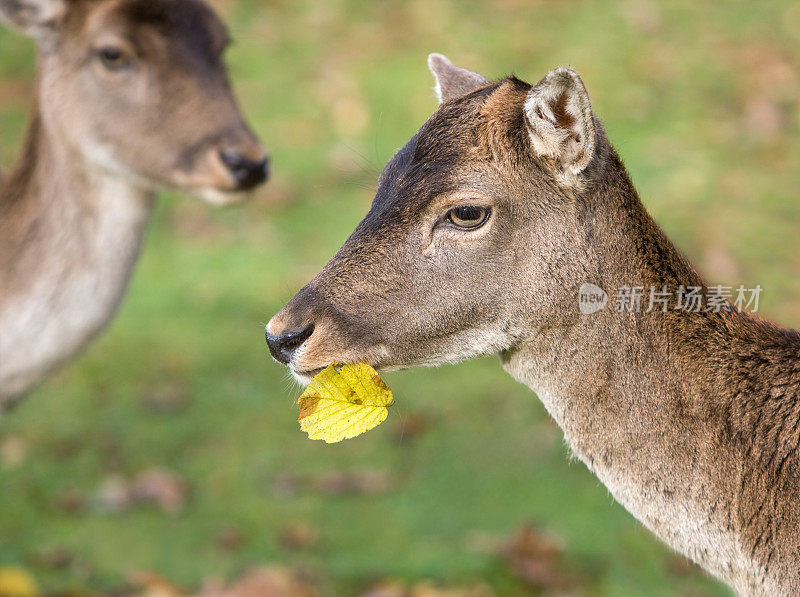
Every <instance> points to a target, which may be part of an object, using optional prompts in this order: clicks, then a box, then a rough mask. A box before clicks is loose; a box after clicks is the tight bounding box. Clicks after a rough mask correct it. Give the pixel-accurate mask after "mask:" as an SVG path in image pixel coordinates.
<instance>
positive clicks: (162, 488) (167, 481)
mask: <svg viewBox="0 0 800 597" xmlns="http://www.w3.org/2000/svg"><path fill="white" fill-rule="evenodd" d="M186 494H187V490H186V483H185V482H184V480H183V479H181V478H180V477H179V476H178V475H177V474H175V473H173V472H171V471H168V470H166V469H162V468H150V469H147V470H144V471H142V472H141V473H139V475H138V476H137V477H136V480H135V481H134V483H133V498H134V500H135V501H137V502H143V503H153V504H155V505H156V506H158V507H159V509H160V510H161V511H162V512H165V513H167V514H177V513H178V512H180V511H181V510H183V507H184V506H185V505H186Z"/></svg>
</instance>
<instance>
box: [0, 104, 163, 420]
mask: <svg viewBox="0 0 800 597" xmlns="http://www.w3.org/2000/svg"><path fill="white" fill-rule="evenodd" d="M59 132H60V131H59V130H58V123H57V122H50V121H49V120H48V118H47V117H46V115H43V114H42V112H41V111H40V110H38V108H37V109H36V110H35V116H34V118H33V120H32V123H31V126H30V130H29V133H28V137H27V140H26V142H25V149H24V153H23V155H22V157H21V159H20V161H19V163H18V166H17V168H16V169H15V171H14V172H12V173H10V174H9V175H8V176H7V177H6V178H4V179H3V180H2V181H0V288H2V289H3V292H2V293H0V408H1V407H2V406H3V405H4V403H9V402H10V401H11V400H12V399H13V398H15V397H17V396H19V395H21V394H22V393H24V392H25V391H27V390H28V389H29V388H30V387H31V386H33V385H34V384H35V383H37V382H38V381H39V380H40V379H41V378H42V377H44V375H45V374H46V373H48V372H49V371H50V370H52V369H53V368H54V367H56V366H57V365H58V364H60V363H61V362H62V361H64V360H66V359H68V358H69V357H70V356H71V355H73V354H74V353H76V352H77V351H78V350H79V349H80V348H81V347H82V346H84V345H85V344H86V343H87V342H88V341H89V340H90V339H91V338H92V337H93V336H94V335H95V334H97V333H98V332H99V331H100V329H102V327H103V326H104V325H105V324H106V323H107V322H108V321H109V319H110V318H111V317H112V315H113V313H114V311H115V310H116V308H117V307H118V305H119V303H120V301H121V299H122V296H123V294H124V290H125V287H126V285H127V283H128V280H129V278H130V275H131V271H132V269H133V266H134V263H135V261H136V257H137V255H138V253H139V248H140V245H141V241H142V238H143V235H144V231H145V227H146V224H147V221H148V217H149V214H150V212H151V210H152V203H153V201H152V199H153V195H152V193H151V192H149V191H146V190H143V189H142V188H141V187H139V186H137V185H135V184H134V183H132V182H130V181H128V180H125V179H124V178H123V177H120V176H118V175H113V174H111V173H109V172H107V171H104V170H101V169H99V168H96V167H92V165H91V164H90V162H89V161H88V160H87V159H86V158H85V157H84V155H83V153H82V152H80V151H78V150H77V149H76V148H75V147H71V146H70V145H69V143H67V142H64V141H63V140H62V138H61V137H60V136H59Z"/></svg>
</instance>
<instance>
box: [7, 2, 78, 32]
mask: <svg viewBox="0 0 800 597" xmlns="http://www.w3.org/2000/svg"><path fill="white" fill-rule="evenodd" d="M66 12H67V4H66V2H65V0H0V21H2V22H4V23H6V24H8V25H9V26H11V27H12V28H13V29H17V30H19V31H22V32H23V33H27V34H28V35H30V36H31V37H34V38H36V39H37V40H39V41H46V40H52V39H54V38H55V36H56V32H57V31H58V28H59V25H60V24H61V21H62V19H63V18H64V15H65V14H66Z"/></svg>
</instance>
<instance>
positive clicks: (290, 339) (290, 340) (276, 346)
mask: <svg viewBox="0 0 800 597" xmlns="http://www.w3.org/2000/svg"><path fill="white" fill-rule="evenodd" d="M313 333H314V326H313V325H309V326H306V327H305V328H301V329H291V330H283V331H281V332H280V333H278V334H276V335H272V334H270V333H269V327H268V328H267V334H266V338H267V346H269V352H270V354H271V355H272V356H273V357H274V358H275V360H276V361H278V362H279V363H283V364H284V365H288V364H289V363H290V361H291V360H292V356H293V355H294V353H295V351H296V350H297V349H298V348H300V347H301V346H302V345H303V343H304V342H305V341H306V340H308V338H309V337H310V336H311V334H313Z"/></svg>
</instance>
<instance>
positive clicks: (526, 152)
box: [267, 69, 800, 595]
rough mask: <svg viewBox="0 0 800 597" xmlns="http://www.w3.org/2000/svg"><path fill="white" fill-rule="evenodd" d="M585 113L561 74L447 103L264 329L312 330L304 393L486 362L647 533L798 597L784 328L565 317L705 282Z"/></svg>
mask: <svg viewBox="0 0 800 597" xmlns="http://www.w3.org/2000/svg"><path fill="white" fill-rule="evenodd" d="M450 74H451V75H452V76H457V72H455V71H452V72H451V73H450ZM563 94H566V95H563ZM531 98H534V100H535V101H534V100H532V99H531ZM542 98H544V99H542ZM548 98H550V99H549V100H548ZM532 101H533V104H532V103H531V102H532ZM540 101H545V102H546V101H551V102H552V103H551V104H549V105H546V106H545V107H547V108H548V109H550V110H551V111H552V113H553V116H554V118H553V119H552V121H551V120H549V116H548V115H547V114H545V113H544V111H539V110H537V107H538V106H539V104H537V103H536V102H540ZM570 102H571V103H570ZM529 106H533V109H532V110H531V111H529ZM588 106H589V104H588V95H586V93H585V89H584V88H583V84H582V83H581V82H580V79H579V77H577V75H576V74H575V73H572V72H571V71H567V70H565V69H559V70H558V71H554V72H553V73H551V75H548V77H546V78H545V79H543V80H542V81H540V82H539V83H538V84H537V85H536V86H534V87H531V86H529V85H527V84H525V83H523V82H521V81H519V80H517V79H514V78H509V79H505V80H503V81H500V82H498V83H492V84H489V85H486V86H481V87H479V88H478V89H474V90H473V91H471V92H469V93H467V94H466V95H461V96H459V97H457V98H454V99H452V100H450V101H445V102H444V103H443V104H442V105H441V106H440V108H439V109H438V110H437V111H436V113H435V114H434V115H433V116H432V117H431V118H430V119H429V120H428V122H426V123H425V124H424V125H423V127H422V128H421V129H420V131H419V132H418V133H417V134H416V135H415V136H414V138H413V139H412V140H411V141H410V142H409V143H408V144H407V145H406V146H405V147H404V148H403V149H401V150H400V151H399V152H398V154H397V155H396V156H395V157H394V158H392V160H390V162H389V164H388V165H387V167H386V169H385V170H384V173H383V174H382V175H381V179H380V181H379V184H378V191H377V195H376V198H375V201H374V203H373V205H372V208H371V209H370V212H369V213H368V214H367V216H366V218H365V219H364V220H363V221H362V222H361V223H360V224H359V225H358V227H357V228H356V230H355V232H354V233H353V235H352V236H351V237H350V238H349V239H348V240H347V242H346V243H345V244H344V246H343V247H342V249H341V250H340V251H339V252H338V253H337V254H336V255H335V256H334V258H333V259H332V260H331V261H330V262H329V263H328V264H327V265H326V266H325V268H324V269H323V270H322V271H321V272H320V273H319V274H318V275H317V276H316V277H315V278H314V279H313V280H312V281H311V282H310V283H309V284H308V285H307V286H306V287H305V288H303V289H302V290H301V291H300V292H299V293H298V294H297V295H296V296H295V297H294V298H293V299H292V300H291V301H290V302H289V303H288V305H287V306H286V307H285V308H284V309H283V310H282V311H281V312H280V313H279V314H278V315H276V316H275V317H274V318H273V319H272V321H271V322H270V323H269V325H268V328H267V329H268V333H269V334H270V337H271V338H273V339H274V338H276V337H279V336H280V333H281V331H282V330H286V329H297V328H303V327H306V326H308V325H313V326H314V331H313V334H311V336H310V337H309V338H308V339H307V340H306V341H305V343H304V344H303V345H302V346H301V347H299V348H297V349H296V350H294V352H293V354H292V357H291V361H290V366H291V368H292V370H293V372H294V373H295V375H296V376H297V377H298V379H300V380H301V381H307V380H308V379H309V375H310V374H312V373H313V372H314V371H315V370H316V369H318V368H319V367H323V366H325V365H327V364H328V363H330V362H332V361H337V362H354V361H366V362H368V363H370V364H373V365H374V366H377V367H382V368H388V369H396V368H404V367H410V366H416V365H437V364H440V363H445V362H455V361H459V360H462V359H464V358H469V357H471V356H476V355H479V354H486V353H491V352H497V353H500V355H501V360H502V363H503V366H504V367H505V368H506V370H507V371H508V372H509V373H511V374H512V375H513V376H514V377H515V378H516V379H518V380H520V381H522V382H523V383H525V384H527V385H528V386H530V387H531V388H532V389H533V390H534V391H535V392H536V393H537V394H538V395H539V397H540V399H541V400H542V401H543V402H544V404H545V406H546V407H547V409H548V411H549V412H550V413H551V415H552V416H553V417H554V418H555V420H556V421H557V422H558V424H559V425H560V426H561V428H562V429H563V430H564V433H565V437H566V439H567V441H568V442H569V444H570V446H571V447H572V450H573V452H574V453H575V455H576V456H577V457H579V458H580V459H581V460H583V461H584V462H585V463H586V464H587V466H588V467H589V468H590V469H591V470H592V471H594V472H595V473H596V474H597V475H598V477H599V478H600V479H601V481H603V482H604V483H605V484H606V486H607V487H608V488H609V490H610V491H611V492H612V494H613V495H614V496H615V498H616V499H618V500H619V501H620V502H621V503H622V504H623V505H625V506H626V507H627V508H628V509H629V510H630V511H631V513H633V514H634V515H635V516H636V517H637V518H638V519H639V520H641V521H642V522H643V523H644V524H645V525H646V526H647V527H648V528H650V529H651V530H652V531H653V532H654V533H656V534H657V535H658V536H659V537H661V538H662V539H663V540H664V541H666V542H667V543H669V544H670V545H672V546H673V547H675V548H676V549H678V550H679V551H681V552H682V553H684V554H686V555H687V556H689V557H691V558H692V559H693V560H695V561H696V562H698V563H699V564H701V565H702V566H704V567H705V568H706V569H708V570H709V571H710V572H712V573H713V574H715V575H716V576H718V577H719V578H721V579H722V580H724V581H726V582H727V583H729V584H730V585H731V586H733V587H734V588H735V589H736V590H738V591H739V592H740V593H742V594H748V595H778V594H781V595H789V594H800V451H798V444H799V443H800V334H798V333H797V332H795V331H792V330H786V329H783V328H780V327H779V326H777V325H774V324H771V323H768V322H765V321H763V320H761V319H759V318H757V317H756V316H754V315H751V314H748V313H745V312H738V311H736V310H732V311H731V312H720V313H715V312H713V311H711V312H705V311H704V312H699V313H687V312H683V311H676V310H674V309H672V310H668V311H667V312H666V313H664V312H662V311H660V310H654V311H652V312H650V313H647V312H645V311H644V310H642V311H641V312H638V313H637V312H632V313H628V312H617V310H616V309H614V305H613V303H612V304H609V306H608V307H607V308H606V309H605V310H602V311H599V312H597V313H594V314H591V315H583V314H581V312H580V311H579V310H578V304H577V294H578V288H579V287H580V286H581V285H582V284H583V283H584V282H590V283H593V284H596V285H598V286H600V287H601V288H604V289H606V290H607V291H608V292H609V293H612V299H611V300H612V301H613V292H614V290H615V289H617V288H619V287H620V286H632V285H643V286H645V287H646V288H649V287H650V286H651V285H652V286H656V287H657V288H661V287H662V286H663V285H667V286H668V287H669V288H671V289H677V288H678V287H679V286H680V285H684V286H687V287H688V286H705V282H704V280H703V279H702V278H701V276H700V275H699V274H698V273H697V272H696V271H695V270H694V269H693V268H692V266H691V265H690V263H689V262H688V261H687V260H686V259H685V258H684V257H683V256H682V255H681V253H680V252H679V251H678V250H677V249H676V248H675V247H674V245H673V244H672V243H671V242H670V241H669V239H668V238H667V237H666V236H665V235H664V233H663V232H662V231H661V230H660V228H659V227H658V226H657V224H656V223H655V222H654V221H653V220H652V218H651V217H650V216H649V215H648V214H647V212H646V210H645V208H644V206H643V205H642V203H641V201H640V200H639V197H638V195H637V193H636V190H635V189H634V187H633V185H632V183H631V181H630V179H629V177H628V175H627V173H626V171H625V168H624V165H623V164H622V161H621V160H620V158H619V157H618V156H617V154H616V152H615V151H614V149H613V148H612V146H611V144H610V143H609V141H608V139H607V138H606V136H605V132H604V131H603V128H602V126H601V125H600V123H599V122H598V121H597V120H596V119H595V118H594V116H593V115H591V112H590V111H589V112H587V111H586V110H585V108H586V107H588ZM586 114H588V115H589V116H588V118H589V119H590V121H587V120H586ZM536 118H538V119H541V121H539V122H531V119H536ZM551 125H552V126H551ZM581 127H582V128H581ZM581 131H591V132H592V135H593V136H592V138H591V139H582V138H581ZM536 134H539V135H545V137H546V136H547V135H551V136H550V137H546V138H540V139H534V138H532V136H533V135H536ZM587 152H588V154H587ZM570 172H573V173H574V174H572V175H571V174H569V173H570ZM565 173H566V174H565ZM471 204H479V205H487V206H490V207H491V209H492V215H491V218H490V220H489V221H488V222H487V223H486V224H485V225H484V226H483V227H482V228H480V229H477V230H474V231H463V230H462V231H458V230H453V229H452V228H450V227H448V226H447V225H446V222H445V223H444V224H443V223H442V222H443V218H445V215H444V214H446V213H447V210H448V209H449V208H451V207H453V206H456V205H471ZM673 306H674V305H673Z"/></svg>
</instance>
